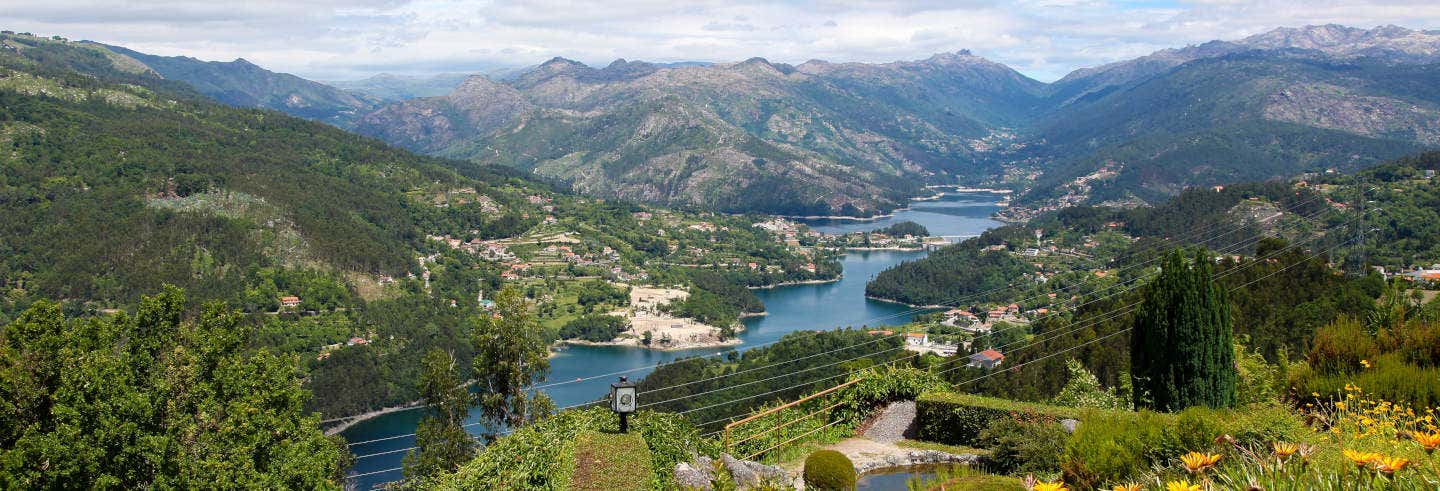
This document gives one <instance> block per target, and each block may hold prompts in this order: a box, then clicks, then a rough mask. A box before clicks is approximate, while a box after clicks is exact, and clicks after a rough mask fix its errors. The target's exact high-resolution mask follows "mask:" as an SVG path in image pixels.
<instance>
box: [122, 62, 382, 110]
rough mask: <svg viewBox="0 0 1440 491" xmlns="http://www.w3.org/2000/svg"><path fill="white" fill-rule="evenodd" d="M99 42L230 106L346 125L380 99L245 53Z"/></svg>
mask: <svg viewBox="0 0 1440 491" xmlns="http://www.w3.org/2000/svg"><path fill="white" fill-rule="evenodd" d="M101 46H104V47H105V48H107V49H109V50H111V51H114V52H115V53H118V54H120V55H122V56H125V57H127V58H129V59H132V60H135V61H137V62H139V63H141V64H143V65H144V66H146V67H148V68H149V69H150V70H152V71H154V72H155V73H157V74H159V75H160V76H161V77H164V78H166V79H169V80H176V81H180V82H184V83H187V84H190V85H191V86H192V87H194V88H195V90H197V91H199V92H200V93H201V94H205V95H206V96H209V97H211V98H213V99H215V100H217V101H220V102H223V103H225V104H229V105H232V106H237V107H258V108H264V109H274V110H277V111H282V112H285V113H287V114H290V115H293V116H299V117H302V118H307V119H314V120H318V121H324V122H327V123H331V124H335V125H344V124H345V123H346V122H347V121H349V120H351V119H352V118H354V117H355V116H356V115H358V114H360V113H364V112H367V111H369V110H371V109H373V108H374V107H376V106H377V105H378V104H379V103H380V102H381V99H379V98H376V97H373V96H369V95H364V94H356V93H352V92H347V91H344V90H340V89H338V88H335V87H331V86H329V85H325V84H322V83H319V82H313V81H310V80H306V79H303V78H300V77H297V76H294V75H290V74H288V73H276V72H272V71H269V70H266V69H264V68H261V67H260V66H258V65H255V64H254V63H250V62H249V61H246V60H245V59H244V58H239V59H236V60H235V61H231V62H221V61H201V60H197V59H195V58H190V57H187V56H156V55H149V54H145V53H141V52H138V51H135V50H131V49H127V48H122V47H119V46H109V45H101Z"/></svg>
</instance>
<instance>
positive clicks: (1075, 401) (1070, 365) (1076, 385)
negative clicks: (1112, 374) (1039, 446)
mask: <svg viewBox="0 0 1440 491" xmlns="http://www.w3.org/2000/svg"><path fill="white" fill-rule="evenodd" d="M1065 369H1066V370H1067V371H1069V372H1070V381H1068V382H1066V383H1065V387H1063V388H1061V389H1060V393H1059V394H1056V395H1055V398H1054V399H1052V400H1051V404H1055V405H1057V406H1067V407H1093V408H1100V409H1129V404H1128V403H1127V402H1128V401H1126V400H1125V399H1122V398H1121V397H1120V396H1118V395H1116V394H1115V390H1113V389H1106V388H1105V387H1104V386H1103V385H1100V379H1099V378H1096V377H1095V374H1093V373H1090V371H1089V370H1086V369H1085V365H1083V364H1081V363H1080V361H1079V360H1076V359H1074V358H1071V359H1068V360H1065Z"/></svg>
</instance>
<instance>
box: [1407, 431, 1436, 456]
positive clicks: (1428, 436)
mask: <svg viewBox="0 0 1440 491" xmlns="http://www.w3.org/2000/svg"><path fill="white" fill-rule="evenodd" d="M1410 437H1411V438H1414V439H1415V441H1416V442H1418V443H1420V446H1422V447H1425V451H1426V452H1434V451H1435V448H1436V447H1440V433H1437V432H1433V431H1432V432H1426V433H1420V432H1415V433H1411V434H1410Z"/></svg>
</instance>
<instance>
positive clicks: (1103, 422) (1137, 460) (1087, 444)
mask: <svg viewBox="0 0 1440 491" xmlns="http://www.w3.org/2000/svg"><path fill="white" fill-rule="evenodd" d="M1172 418H1173V416H1172V415H1168V414H1161V413H1154V412H1150V411H1140V412H1133V413H1123V412H1111V411H1098V410H1097V411H1091V412H1087V413H1086V414H1085V417H1084V418H1083V421H1084V424H1081V425H1080V427H1079V428H1077V429H1076V430H1075V434H1074V435H1071V438H1070V442H1069V443H1068V444H1067V445H1066V446H1065V457H1064V463H1063V464H1062V465H1061V467H1062V471H1063V472H1064V474H1065V481H1066V482H1070V483H1073V484H1076V485H1078V486H1079V487H1080V488H1081V489H1090V488H1094V487H1096V486H1098V485H1099V484H1101V483H1104V482H1120V481H1124V480H1126V479H1128V478H1130V477H1132V476H1135V475H1136V474H1138V473H1139V472H1141V471H1143V470H1146V469H1149V468H1150V465H1151V464H1153V463H1157V462H1161V461H1163V460H1165V459H1166V458H1169V457H1173V456H1174V455H1176V454H1175V453H1174V452H1176V451H1177V450H1178V449H1177V448H1176V447H1177V446H1176V445H1174V444H1173V443H1167V441H1170V442H1173V440H1170V438H1171V437H1168V436H1167V433H1168V432H1169V431H1170V428H1171V425H1170V420H1171V419H1172ZM1167 447H1168V448H1167Z"/></svg>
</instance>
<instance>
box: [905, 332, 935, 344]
mask: <svg viewBox="0 0 1440 491" xmlns="http://www.w3.org/2000/svg"><path fill="white" fill-rule="evenodd" d="M905 344H908V345H910V346H925V345H927V344H930V335H929V334H925V333H923V332H907V333H905Z"/></svg>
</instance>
